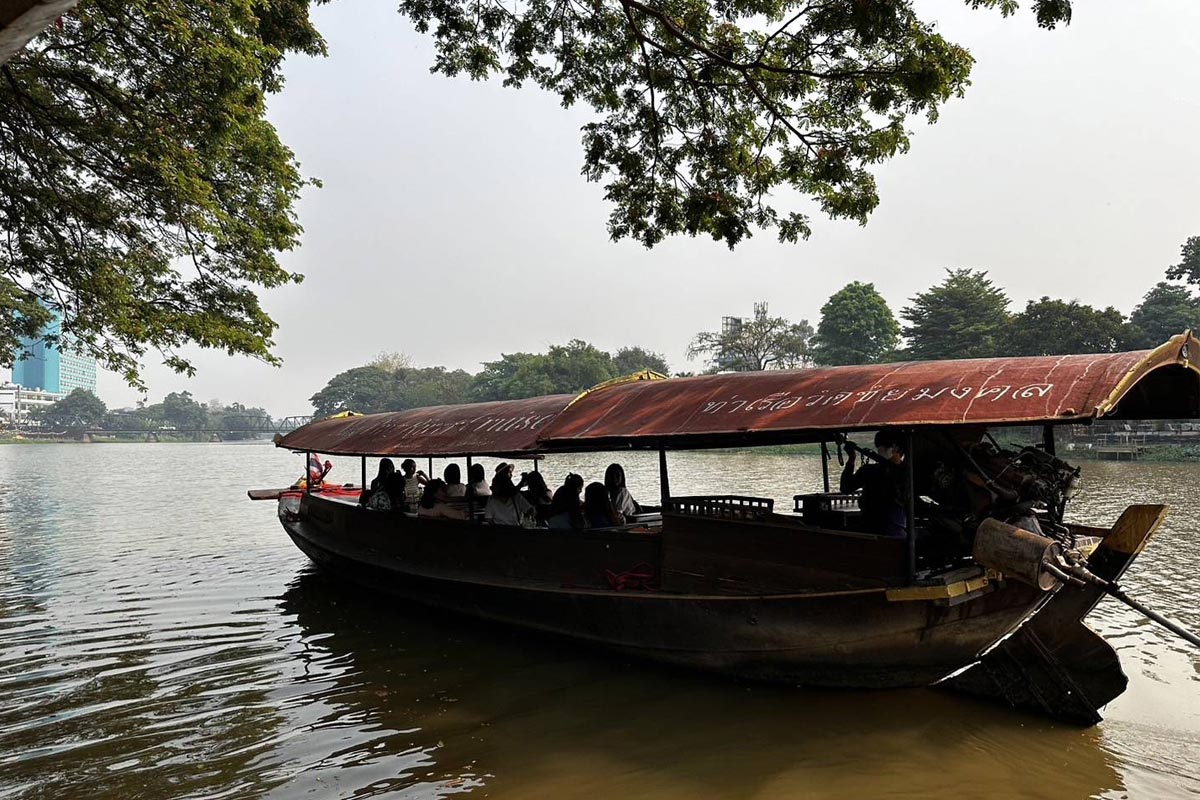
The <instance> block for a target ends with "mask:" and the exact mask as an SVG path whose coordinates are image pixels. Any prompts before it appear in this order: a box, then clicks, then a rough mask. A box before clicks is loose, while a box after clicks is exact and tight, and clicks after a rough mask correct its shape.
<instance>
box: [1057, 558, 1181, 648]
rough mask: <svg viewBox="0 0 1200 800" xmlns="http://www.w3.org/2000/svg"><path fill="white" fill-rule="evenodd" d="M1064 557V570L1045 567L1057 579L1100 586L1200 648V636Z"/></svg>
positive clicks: (1078, 563) (1074, 561) (1108, 593)
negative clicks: (1065, 559)
mask: <svg viewBox="0 0 1200 800" xmlns="http://www.w3.org/2000/svg"><path fill="white" fill-rule="evenodd" d="M1062 555H1064V556H1067V561H1066V563H1064V564H1062V567H1063V568H1064V569H1059V568H1057V567H1055V566H1054V565H1051V564H1045V565H1044V566H1045V567H1046V568H1047V570H1048V571H1049V572H1050V573H1051V574H1053V575H1054V576H1055V577H1057V578H1059V579H1060V580H1061V579H1063V578H1066V579H1067V580H1070V581H1074V582H1077V583H1078V582H1083V581H1086V582H1088V583H1091V584H1095V585H1096V586H1099V587H1100V588H1101V589H1103V590H1104V593H1105V594H1107V595H1108V596H1109V597H1113V598H1116V599H1117V600H1120V601H1121V602H1122V603H1124V604H1125V605H1127V606H1129V607H1130V608H1132V609H1133V610H1134V611H1137V612H1139V613H1140V614H1143V615H1144V616H1145V617H1146V618H1147V619H1149V620H1150V621H1152V622H1157V623H1158V624H1159V625H1162V626H1163V627H1164V628H1166V629H1167V630H1169V631H1170V632H1171V633H1173V634H1175V635H1176V636H1178V637H1179V638H1181V639H1184V640H1185V641H1187V642H1189V643H1190V644H1192V645H1194V646H1196V647H1200V636H1197V635H1196V634H1194V633H1192V632H1191V631H1189V630H1187V629H1186V628H1184V627H1183V626H1182V625H1180V624H1178V623H1176V622H1172V621H1171V620H1169V619H1167V618H1166V617H1164V616H1163V615H1162V614H1159V613H1158V612H1157V611H1152V610H1150V609H1149V608H1146V607H1145V606H1144V605H1142V604H1141V603H1139V602H1138V601H1137V600H1134V599H1133V598H1132V597H1130V596H1129V595H1127V594H1125V592H1124V591H1122V590H1121V587H1120V586H1117V585H1116V584H1115V583H1113V582H1112V581H1106V580H1104V579H1103V578H1101V577H1100V576H1098V575H1096V574H1095V573H1093V572H1092V571H1091V570H1089V569H1088V568H1087V567H1085V566H1084V565H1083V564H1082V563H1080V562H1079V561H1076V560H1074V559H1072V558H1071V557H1070V556H1069V555H1068V554H1067V553H1063V554H1062Z"/></svg>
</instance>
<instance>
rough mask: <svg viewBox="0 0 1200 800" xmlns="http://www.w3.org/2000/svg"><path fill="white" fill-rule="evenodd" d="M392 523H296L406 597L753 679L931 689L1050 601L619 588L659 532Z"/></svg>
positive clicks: (312, 550) (304, 538)
mask: <svg viewBox="0 0 1200 800" xmlns="http://www.w3.org/2000/svg"><path fill="white" fill-rule="evenodd" d="M364 515H366V517H367V521H369V523H370V524H364V522H365V520H364ZM390 519H391V520H393V521H394V520H395V519H396V518H394V517H392V518H390ZM387 520H389V517H388V515H379V514H374V515H372V514H371V513H370V512H366V511H363V510H361V509H356V508H354V507H352V506H350V505H348V504H345V503H338V502H336V501H329V500H325V499H321V498H316V497H312V498H306V499H305V502H304V505H303V508H302V509H301V512H300V514H298V515H291V517H290V518H287V519H285V520H284V525H285V528H286V529H287V531H288V533H289V535H290V536H291V538H292V540H293V541H294V542H295V543H296V545H297V546H298V547H299V548H300V549H301V550H302V551H304V552H305V553H306V554H307V555H308V556H309V557H310V558H311V559H312V560H313V561H314V562H316V563H317V564H318V565H320V566H322V567H324V568H326V569H328V570H330V571H331V572H333V573H335V574H337V575H340V576H342V577H345V578H347V579H350V580H352V581H354V582H356V583H359V584H362V585H365V586H367V587H370V588H373V589H377V590H381V591H384V592H387V593H389V594H391V595H394V596H397V597H399V598H403V599H405V600H411V601H416V602H419V603H424V604H427V605H431V606H435V607H438V608H442V609H448V610H451V611H456V612H459V613H463V614H467V615H470V616H473V617H477V618H481V619H485V620H491V621H496V622H502V623H505V624H511V625H517V626H520V627H523V628H527V629H531V630H536V631H541V632H544V633H549V634H553V635H556V636H561V637H565V638H570V639H574V640H578V641H582V642H586V643H589V644H592V645H595V646H599V647H603V648H605V649H608V650H613V651H618V652H621V653H626V654H629V655H633V656H636V657H639V658H644V659H649V660H653V661H658V662H664V663H669V664H675V665H680V666H686V667H692V668H698V669H704V670H710V671H715V672H719V673H722V674H726V675H730V676H735V677H739V678H747V679H754V680H768V681H778V682H787V683H794V684H800V685H807V686H822V687H841V688H895V687H913V686H925V685H929V684H931V683H933V682H935V681H937V680H938V679H940V678H942V677H944V676H945V675H947V674H949V673H950V672H953V671H954V670H956V669H959V668H961V667H963V666H965V665H967V664H969V663H971V662H972V661H973V660H974V659H975V657H976V655H977V654H978V653H979V652H981V651H982V650H984V649H986V648H987V647H988V646H990V645H992V644H993V643H994V642H996V641H997V640H998V639H1000V638H1001V637H1002V636H1004V635H1005V634H1006V633H1008V632H1009V631H1011V630H1013V629H1014V628H1015V627H1016V626H1017V625H1019V624H1020V623H1021V622H1022V621H1023V620H1025V619H1026V618H1027V617H1028V616H1029V614H1031V613H1032V612H1033V611H1034V610H1035V609H1036V608H1037V607H1038V605H1039V604H1040V603H1042V602H1044V600H1045V595H1042V594H1041V593H1038V592H1036V591H1034V590H1032V589H1030V588H1028V587H1025V586H1023V585H1020V584H1005V585H1003V586H1002V587H1000V588H997V589H995V590H993V591H990V592H986V593H983V594H982V595H981V596H978V597H975V598H972V599H971V601H970V602H963V603H957V604H951V603H947V602H944V601H938V600H916V601H908V602H895V601H892V600H889V598H888V595H887V591H886V589H884V588H860V589H843V590H826V591H819V592H808V593H798V594H797V593H793V594H770V595H745V594H680V593H669V592H663V591H636V590H635V591H629V590H626V591H615V590H614V589H612V588H611V587H610V586H609V585H608V583H607V582H606V577H605V576H606V575H608V574H610V573H613V574H617V573H618V571H620V570H629V569H630V568H631V567H633V566H635V565H636V564H639V563H642V564H658V563H659V562H660V559H659V554H658V552H657V551H658V548H659V546H660V541H659V538H658V537H657V536H647V535H645V534H635V533H630V534H618V535H616V536H608V535H605V534H603V533H602V532H600V533H597V532H593V533H590V534H589V533H588V532H576V533H572V532H564V533H562V534H557V535H556V533H555V532H550V531H545V530H531V531H521V530H515V529H503V528H489V527H486V526H477V525H471V524H467V523H454V522H450V521H441V520H419V519H414V520H409V519H405V522H409V523H412V524H406V525H402V526H401V527H400V528H399V529H397V528H395V527H394V526H393V527H392V529H390V530H385V529H384V528H385V526H382V525H380V524H379V521H387ZM356 521H357V524H356ZM606 539H609V540H608V541H606ZM552 576H553V577H552Z"/></svg>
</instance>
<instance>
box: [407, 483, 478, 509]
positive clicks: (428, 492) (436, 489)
mask: <svg viewBox="0 0 1200 800" xmlns="http://www.w3.org/2000/svg"><path fill="white" fill-rule="evenodd" d="M417 516H418V517H434V518H438V519H466V518H467V512H466V509H462V508H457V507H455V506H452V505H450V504H448V503H447V502H446V482H445V481H443V480H440V479H438V478H434V479H433V480H431V481H426V483H425V489H424V490H423V491H422V492H421V502H420V503H418V504H417Z"/></svg>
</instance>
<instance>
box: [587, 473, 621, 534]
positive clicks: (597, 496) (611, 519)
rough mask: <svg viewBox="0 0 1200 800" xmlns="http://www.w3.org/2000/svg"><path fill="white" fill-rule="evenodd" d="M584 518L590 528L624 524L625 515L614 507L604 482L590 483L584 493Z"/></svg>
mask: <svg viewBox="0 0 1200 800" xmlns="http://www.w3.org/2000/svg"><path fill="white" fill-rule="evenodd" d="M583 518H584V519H585V520H587V525H588V527H589V528H611V527H612V526H614V525H624V524H625V515H624V514H622V513H621V512H620V511H617V510H616V509H615V508H613V504H612V500H610V499H609V497H608V490H607V489H605V488H604V484H603V483H589V484H588V487H587V490H586V491H585V492H584V493H583Z"/></svg>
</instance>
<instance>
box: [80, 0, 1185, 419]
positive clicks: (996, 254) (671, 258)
mask: <svg viewBox="0 0 1200 800" xmlns="http://www.w3.org/2000/svg"><path fill="white" fill-rule="evenodd" d="M917 5H918V9H919V11H920V12H921V13H922V14H923V16H924V17H925V18H927V19H932V20H936V21H937V23H938V26H939V30H940V31H941V32H942V33H943V34H944V35H946V36H947V37H948V38H950V39H951V40H952V41H955V42H957V43H959V44H962V45H964V46H966V47H967V48H968V49H969V50H970V51H971V52H972V54H973V55H974V56H975V58H976V62H977V63H976V65H975V68H974V70H973V73H972V86H971V87H970V88H969V89H968V90H967V93H966V96H965V97H964V98H962V99H957V100H953V101H951V102H950V103H949V104H947V105H946V106H945V107H944V108H943V111H942V114H941V118H940V119H939V121H938V122H937V123H936V124H935V125H933V126H927V125H925V124H923V123H921V122H920V121H916V120H914V123H913V131H914V136H913V142H912V149H911V150H910V151H909V153H907V154H905V155H902V156H899V157H897V158H896V159H894V160H893V161H891V162H889V163H887V164H885V165H883V166H881V167H879V168H877V170H876V176H877V179H878V182H879V192H880V196H881V203H880V206H879V208H878V209H877V210H876V211H875V212H874V214H873V215H872V217H871V219H870V221H869V222H868V224H867V225H866V226H865V227H864V226H859V225H858V224H857V223H854V222H847V221H837V222H834V221H830V220H826V219H823V218H821V217H819V216H814V219H813V226H812V227H813V234H812V237H811V238H810V239H809V240H808V241H805V242H801V243H799V244H794V245H792V244H780V243H778V242H777V240H776V238H775V236H774V235H773V234H772V233H771V232H761V233H759V234H757V235H756V236H755V237H754V238H753V239H752V240H750V241H748V242H745V243H743V244H742V245H740V246H739V247H738V248H737V249H736V250H735V251H732V252H731V251H729V250H728V248H726V246H725V245H724V244H722V243H720V242H713V241H711V240H709V239H707V238H705V239H689V238H687V237H678V238H674V239H669V240H667V241H666V242H664V243H663V244H661V245H659V246H657V247H655V248H654V249H653V250H646V249H644V248H643V247H642V246H641V245H639V244H637V243H634V242H630V241H622V242H617V243H614V242H611V241H610V240H609V238H608V235H607V232H606V227H605V224H606V220H607V217H608V214H609V210H610V209H609V207H608V205H607V204H606V203H605V202H604V199H603V190H602V187H601V186H600V185H597V184H589V183H587V182H586V181H585V180H584V179H583V178H582V176H581V175H580V166H581V164H582V151H581V148H580V144H579V142H580V134H579V128H580V126H581V125H582V124H584V123H586V122H587V121H589V120H590V119H591V116H590V114H589V112H588V111H587V109H585V108H579V107H577V108H574V109H570V110H564V109H562V108H561V107H560V106H559V104H558V102H557V100H556V99H555V97H553V96H551V95H548V94H545V93H542V92H540V91H539V90H537V89H535V88H529V87H527V88H524V89H521V90H513V89H505V88H503V87H502V86H501V85H500V83H499V82H498V81H493V82H485V83H475V82H471V81H470V80H468V79H466V78H455V79H449V78H445V77H443V76H435V75H431V74H430V73H429V71H428V68H429V66H430V64H431V63H432V60H433V58H432V47H431V44H430V42H429V40H428V39H427V38H425V37H422V36H421V35H419V34H417V33H416V32H415V31H414V30H413V29H412V26H411V24H410V23H409V22H408V21H407V19H405V18H404V17H401V16H400V15H399V14H398V13H397V12H396V10H395V6H394V5H393V4H392V3H389V2H382V3H381V2H366V0H342V2H338V3H332V4H328V5H323V6H320V7H317V8H316V9H315V11H314V19H315V22H316V24H317V26H318V28H319V29H320V30H321V31H322V33H323V34H324V35H325V37H326V39H327V40H328V43H329V56H328V57H327V58H308V57H294V58H291V59H290V60H289V61H288V62H287V63H286V65H285V68H284V73H285V76H286V78H287V84H286V87H285V88H284V90H283V91H282V93H280V94H279V95H277V96H275V97H274V98H272V101H271V106H270V111H269V116H270V119H271V120H272V121H273V122H274V123H275V125H276V126H277V128H278V129H279V131H280V135H281V137H282V139H283V140H284V142H286V143H287V144H288V145H289V146H290V147H291V148H292V149H293V150H294V151H295V152H296V154H297V157H298V159H299V160H300V162H301V164H302V167H303V170H304V172H305V174H307V175H310V176H315V177H317V178H319V179H320V180H321V181H322V182H323V184H324V186H323V188H320V189H315V188H314V189H308V190H306V192H305V194H304V196H303V198H302V201H301V203H300V205H299V209H298V211H299V216H300V219H301V222H302V224H303V225H304V228H305V233H304V236H303V242H302V246H301V247H300V248H298V249H296V250H295V251H292V252H289V253H285V254H283V256H282V259H281V260H282V263H283V265H284V266H285V267H286V268H287V269H289V270H292V271H296V272H300V273H303V274H304V275H305V276H306V279H305V281H304V282H303V283H302V284H300V285H298V286H295V285H294V286H287V287H281V288H279V289H274V290H270V291H267V292H264V293H263V295H262V297H263V303H264V306H265V308H266V309H267V311H268V312H269V313H270V314H271V315H272V316H273V317H274V319H275V320H276V321H277V322H278V323H279V330H278V331H277V333H276V337H275V341H276V347H275V352H276V354H278V355H279V356H281V357H282V358H283V361H284V364H283V366H282V367H281V368H274V367H270V366H267V365H265V364H262V363H260V362H258V361H255V360H252V359H247V358H232V357H229V356H226V355H225V354H223V353H212V352H203V351H199V350H194V351H189V353H190V354H191V355H193V356H194V358H195V364H196V366H197V374H196V376H195V377H194V378H190V379H189V378H186V377H182V376H178V375H175V374H174V373H172V372H171V371H170V370H168V369H167V368H165V367H163V366H161V365H159V364H158V363H156V362H155V361H154V360H153V359H148V360H147V363H146V369H145V378H146V380H147V383H148V384H149V398H150V400H151V401H154V400H157V399H159V398H161V397H162V396H163V395H165V394H166V393H168V392H171V391H184V390H187V391H190V392H192V394H193V395H195V396H196V398H197V399H199V400H201V401H205V402H207V401H209V400H213V399H219V400H221V401H222V402H226V403H229V402H234V401H238V402H242V403H246V404H248V405H259V406H264V407H266V408H267V409H268V410H270V411H271V412H272V413H273V414H274V415H276V416H288V415H293V414H307V413H309V412H310V411H311V405H310V403H309V402H308V398H309V397H311V396H312V394H313V393H315V392H317V391H319V390H320V389H321V388H322V387H323V386H324V385H325V383H326V381H328V380H329V378H331V377H332V376H333V375H335V374H337V373H338V372H341V371H343V370H346V369H349V368H351V367H354V366H358V365H361V364H363V363H366V362H367V361H369V360H370V359H371V358H372V357H373V356H374V355H375V354H377V353H380V352H383V351H400V352H403V353H406V354H408V355H409V356H410V357H411V358H412V359H413V360H414V362H415V363H417V364H418V365H421V366H433V365H438V364H442V365H446V366H448V367H450V368H462V369H466V370H468V371H472V372H474V371H477V370H478V369H479V368H480V364H481V362H483V361H488V360H494V359H495V358H497V356H498V354H500V353H511V352H517V351H534V352H536V351H540V350H544V349H545V348H546V347H547V346H549V345H551V344H556V343H562V342H566V341H568V340H570V339H574V338H579V339H584V340H587V341H589V342H591V343H593V344H595V345H597V346H599V347H601V348H604V349H610V350H615V349H616V348H618V347H621V346H626V345H640V346H642V347H646V348H649V349H651V350H654V351H657V352H660V353H662V354H664V355H665V357H666V358H667V360H668V362H669V363H670V364H671V367H672V368H673V369H675V370H684V369H697V368H699V367H700V366H701V365H699V364H696V363H691V364H689V363H688V362H687V361H686V360H685V357H684V352H685V350H686V348H687V344H688V341H689V340H690V339H691V337H692V336H693V335H694V334H695V333H696V332H698V331H701V330H711V329H715V328H717V327H718V326H719V324H720V319H721V317H722V316H726V315H732V316H748V315H750V313H751V311H752V306H753V304H754V303H755V302H756V301H760V300H766V301H768V302H769V304H770V310H771V313H772V314H777V315H781V316H784V317H787V318H789V319H792V320H799V319H807V320H809V321H810V322H812V323H813V324H814V325H815V324H816V323H817V321H818V320H819V317H820V308H821V306H822V305H823V304H824V302H825V301H826V300H827V299H828V298H829V296H830V295H832V294H833V293H834V292H836V291H837V290H838V289H839V288H841V287H842V286H844V285H845V284H846V283H848V282H850V281H853V280H861V281H869V282H872V283H874V284H875V286H876V287H877V288H878V289H879V290H880V292H881V293H882V294H883V296H884V297H885V298H886V299H887V300H888V302H889V303H890V304H891V306H892V309H893V311H896V312H898V311H899V309H900V308H902V307H903V306H904V305H905V304H906V303H907V301H908V299H909V298H911V297H912V296H913V295H914V294H916V293H918V292H921V291H924V290H925V289H927V288H929V287H930V286H932V285H934V284H936V283H938V282H939V281H940V280H941V279H942V278H943V276H944V274H945V270H946V269H949V268H957V267H970V268H976V269H984V270H987V271H988V273H989V275H990V276H991V278H992V279H993V280H994V281H995V282H996V283H997V284H998V285H999V286H1001V287H1003V288H1004V289H1005V290H1006V291H1007V292H1008V294H1009V297H1010V298H1011V299H1012V301H1013V306H1012V307H1013V309H1014V310H1019V309H1020V308H1022V307H1023V306H1024V304H1025V302H1026V301H1028V300H1030V299H1036V298H1038V297H1041V296H1043V295H1049V296H1051V297H1059V298H1063V299H1077V300H1079V301H1081V302H1083V303H1088V304H1091V305H1096V306H1101V307H1103V306H1108V305H1113V306H1116V307H1117V308H1118V309H1120V310H1121V311H1123V312H1126V313H1128V312H1129V311H1130V310H1131V309H1132V308H1133V306H1135V305H1136V304H1137V303H1138V302H1139V300H1140V299H1141V297H1142V296H1143V295H1144V294H1145V293H1146V291H1147V290H1148V289H1149V288H1150V287H1151V286H1152V285H1153V284H1154V283H1156V282H1157V281H1159V280H1161V279H1162V278H1163V272H1164V270H1165V269H1166V267H1167V266H1169V265H1170V264H1173V263H1175V262H1177V261H1178V255H1179V248H1180V245H1181V244H1182V243H1183V241H1184V240H1185V239H1186V238H1187V237H1188V236H1191V235H1195V234H1200V209H1198V208H1197V199H1196V198H1197V196H1198V195H1197V193H1196V191H1195V187H1196V186H1197V185H1200V136H1198V135H1197V132H1198V131H1200V91H1198V87H1200V38H1198V37H1197V36H1196V35H1195V32H1196V31H1197V30H1200V3H1185V2H1178V0H1141V1H1140V2H1137V3H1130V2H1128V0H1087V2H1079V3H1076V4H1075V5H1076V9H1075V19H1074V21H1073V22H1072V23H1071V24H1070V26H1068V27H1065V28H1060V29H1057V30H1054V31H1045V30H1041V29H1039V28H1038V27H1037V26H1036V24H1035V21H1034V18H1033V15H1032V14H1031V13H1030V12H1029V11H1028V10H1027V9H1022V11H1021V12H1020V13H1019V14H1018V15H1016V16H1015V17H1011V18H1008V19H1003V18H1002V17H1001V16H1000V15H999V13H997V12H994V11H982V10H980V11H972V10H970V9H968V8H966V6H965V4H963V3H959V2H954V1H953V0H936V1H935V0H930V1H929V2H920V1H919V2H918V4H917ZM1025 5H1028V3H1026V4H1025ZM777 199H778V200H779V202H778V203H777V207H780V208H797V207H801V204H800V203H799V201H796V200H792V199H790V198H787V197H779V198H777ZM99 393H100V396H101V397H102V398H103V399H104V400H105V401H106V402H108V404H109V405H110V406H124V405H132V404H133V403H134V402H135V401H136V400H138V399H139V398H140V397H141V395H139V394H138V393H137V392H136V391H134V390H132V389H130V388H128V387H126V386H125V385H124V384H123V382H122V380H121V378H120V377H119V376H117V375H113V374H108V373H105V374H103V375H102V376H101V378H100V382H99Z"/></svg>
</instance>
